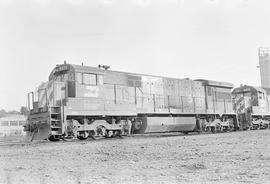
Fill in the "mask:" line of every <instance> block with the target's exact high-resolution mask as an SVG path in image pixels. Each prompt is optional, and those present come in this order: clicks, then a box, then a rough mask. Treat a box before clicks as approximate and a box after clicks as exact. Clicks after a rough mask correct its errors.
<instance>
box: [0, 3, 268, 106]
mask: <svg viewBox="0 0 270 184" xmlns="http://www.w3.org/2000/svg"><path fill="white" fill-rule="evenodd" d="M269 46H270V1H269V0H20V1H16V0H0V86H1V87H0V109H2V108H3V109H5V110H19V109H20V107H21V106H25V105H26V94H27V93H28V92H29V91H33V90H34V89H35V87H37V86H38V85H39V84H40V83H41V82H42V81H47V80H48V76H49V74H50V72H51V71H52V69H53V67H55V65H56V64H61V63H63V62H64V60H66V61H67V62H68V63H72V64H81V63H82V62H83V63H84V65H88V66H98V65H99V64H102V65H103V64H106V65H109V66H110V67H111V69H112V70H119V71H127V72H134V73H145V74H152V75H161V76H167V77H174V78H191V79H210V80H217V81H226V82H231V83H233V84H234V86H235V87H237V86H239V85H240V84H249V85H255V86H259V85H260V73H259V69H258V68H256V66H257V65H258V64H259V59H258V48H259V47H269Z"/></svg>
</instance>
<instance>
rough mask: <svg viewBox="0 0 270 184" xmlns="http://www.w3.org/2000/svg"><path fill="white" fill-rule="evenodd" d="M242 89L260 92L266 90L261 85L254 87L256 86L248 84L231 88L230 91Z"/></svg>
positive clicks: (240, 90) (234, 91)
mask: <svg viewBox="0 0 270 184" xmlns="http://www.w3.org/2000/svg"><path fill="white" fill-rule="evenodd" d="M244 91H246V92H247V91H259V92H262V93H266V90H264V89H263V88H261V87H256V86H249V85H241V86H239V87H237V88H235V89H234V90H233V92H232V93H242V92H244Z"/></svg>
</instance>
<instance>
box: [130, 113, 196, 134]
mask: <svg viewBox="0 0 270 184" xmlns="http://www.w3.org/2000/svg"><path fill="white" fill-rule="evenodd" d="M140 120H141V121H140V126H135V131H134V133H138V134H142V133H159V132H192V131H194V130H195V128H196V118H195V117H142V118H141V119H140Z"/></svg>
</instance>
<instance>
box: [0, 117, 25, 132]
mask: <svg viewBox="0 0 270 184" xmlns="http://www.w3.org/2000/svg"><path fill="white" fill-rule="evenodd" d="M25 123H26V116H24V115H20V114H11V115H7V116H5V117H1V118H0V136H11V135H25V132H24V131H23V125H24V124H25Z"/></svg>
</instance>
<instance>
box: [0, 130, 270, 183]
mask: <svg viewBox="0 0 270 184" xmlns="http://www.w3.org/2000/svg"><path fill="white" fill-rule="evenodd" d="M1 141H2V142H1V143H2V144H0V183H8V184H10V183H78V184H79V183H85V184H86V183H87V184H90V183H270V130H257V131H246V132H231V133H221V134H204V135H188V136H186V135H180V134H176V135H175V134H174V135H172V136H167V135H164V136H157V135H155V136H153V135H151V136H135V137H124V138H123V139H103V140H96V141H94V140H87V141H80V142H79V141H73V142H63V141H60V142H53V143H52V142H34V143H31V144H29V143H8V144H5V141H4V140H3V139H2V140H1Z"/></svg>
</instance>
